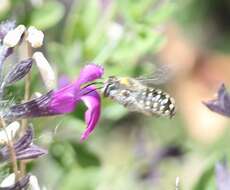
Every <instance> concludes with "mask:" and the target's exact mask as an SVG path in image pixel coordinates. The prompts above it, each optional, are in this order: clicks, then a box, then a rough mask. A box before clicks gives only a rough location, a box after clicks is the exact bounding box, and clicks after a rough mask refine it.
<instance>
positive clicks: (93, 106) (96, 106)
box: [81, 87, 101, 141]
mask: <svg viewBox="0 0 230 190" xmlns="http://www.w3.org/2000/svg"><path fill="white" fill-rule="evenodd" d="M93 89H94V88H92V87H88V88H87V90H89V91H91V90H93ZM81 100H82V101H83V102H84V103H85V104H86V106H87V107H88V110H87V111H86V112H85V121H86V124H87V128H86V130H85V131H84V132H83V134H82V136H81V141H83V140H86V139H87V138H88V137H89V135H90V134H91V133H92V131H93V130H94V129H95V127H96V125H97V122H98V120H99V118H100V114H101V99H100V95H99V94H98V93H97V92H96V91H92V92H90V93H89V94H87V95H84V96H82V97H81Z"/></svg>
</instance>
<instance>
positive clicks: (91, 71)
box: [74, 64, 104, 89]
mask: <svg viewBox="0 0 230 190" xmlns="http://www.w3.org/2000/svg"><path fill="white" fill-rule="evenodd" d="M103 73H104V69H103V67H101V66H99V65H96V64H89V65H86V66H85V67H84V68H83V69H82V70H81V72H80V75H79V77H78V79H77V80H76V81H75V82H74V83H75V87H76V89H79V88H80V86H81V85H82V84H84V83H87V82H91V81H94V80H96V79H99V78H101V76H102V75H103Z"/></svg>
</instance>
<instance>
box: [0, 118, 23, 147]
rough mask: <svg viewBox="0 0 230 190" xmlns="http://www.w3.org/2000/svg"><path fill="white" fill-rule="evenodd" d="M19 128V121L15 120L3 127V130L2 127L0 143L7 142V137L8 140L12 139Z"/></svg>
mask: <svg viewBox="0 0 230 190" xmlns="http://www.w3.org/2000/svg"><path fill="white" fill-rule="evenodd" d="M19 128H20V123H19V122H17V121H15V122H13V123H10V124H9V125H8V126H7V127H6V128H5V130H3V129H2V130H0V144H1V143H4V142H7V141H8V138H9V140H12V139H13V138H14V137H15V135H16V133H17V131H18V129H19Z"/></svg>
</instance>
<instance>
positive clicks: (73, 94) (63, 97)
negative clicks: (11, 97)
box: [3, 64, 104, 140]
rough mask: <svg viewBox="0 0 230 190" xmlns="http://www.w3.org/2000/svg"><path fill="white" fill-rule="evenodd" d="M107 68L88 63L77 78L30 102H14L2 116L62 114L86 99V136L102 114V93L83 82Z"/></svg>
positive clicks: (96, 77)
mask: <svg viewBox="0 0 230 190" xmlns="http://www.w3.org/2000/svg"><path fill="white" fill-rule="evenodd" d="M103 73H104V70H103V68H102V67H100V66H98V65H95V64H89V65H86V66H85V67H84V68H83V69H82V71H81V72H80V75H79V77H78V79H77V80H75V81H74V82H73V83H71V84H68V85H66V86H64V87H62V88H60V89H58V90H55V91H54V90H52V91H50V92H48V93H47V94H45V95H42V96H41V97H39V98H36V99H34V100H31V101H29V102H26V103H23V104H18V105H14V106H12V107H10V108H9V111H8V112H7V113H6V115H4V116H3V117H4V118H5V119H8V120H16V119H19V118H30V117H41V116H51V115H59V114H65V113H70V112H73V111H74V109H75V108H76V106H77V104H78V103H79V102H80V101H83V102H84V103H85V104H86V106H87V107H88V110H87V111H86V113H85V121H86V124H87V128H86V130H85V131H84V133H83V134H82V136H81V140H85V139H87V138H88V136H89V135H90V134H91V132H92V131H93V130H94V128H95V127H96V124H97V122H98V120H99V117H100V105H101V100H100V95H99V94H98V93H97V91H96V89H95V88H94V87H92V86H86V87H82V85H84V84H87V83H88V82H92V81H94V80H96V79H99V78H101V76H102V75H103Z"/></svg>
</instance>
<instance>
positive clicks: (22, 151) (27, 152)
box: [0, 127, 47, 161]
mask: <svg viewBox="0 0 230 190" xmlns="http://www.w3.org/2000/svg"><path fill="white" fill-rule="evenodd" d="M32 140H33V129H32V128H31V127H29V128H28V129H27V131H26V133H25V135H24V136H23V137H21V138H20V139H19V140H18V141H17V142H16V143H15V144H14V151H15V154H16V158H17V160H26V159H36V158H38V157H40V156H42V155H44V154H47V151H46V150H44V149H42V148H40V147H38V146H36V145H33V144H32ZM9 158H10V155H9V151H8V147H7V146H4V147H3V148H2V149H0V161H7V160H9Z"/></svg>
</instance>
